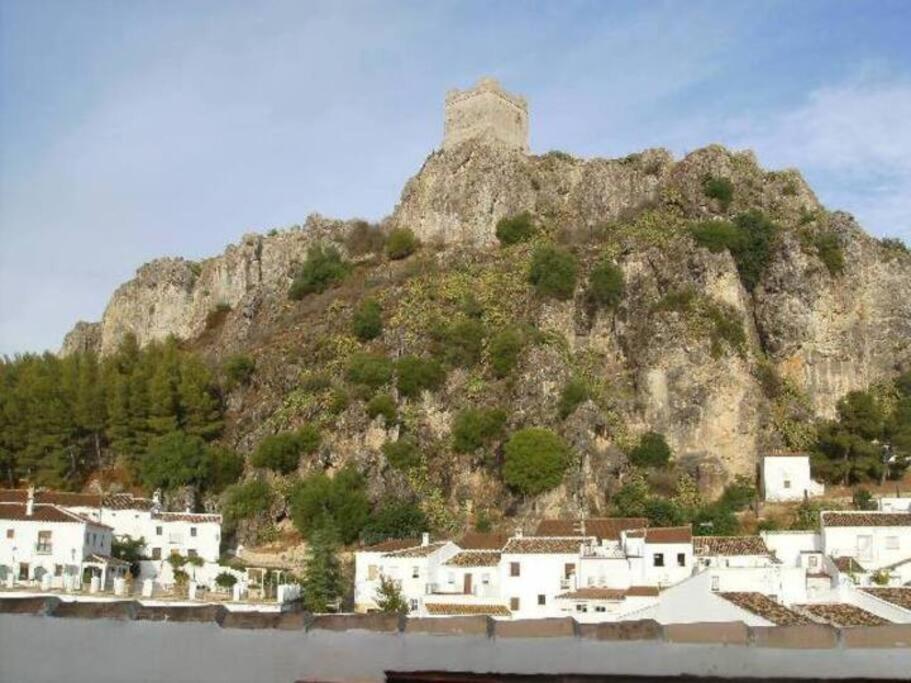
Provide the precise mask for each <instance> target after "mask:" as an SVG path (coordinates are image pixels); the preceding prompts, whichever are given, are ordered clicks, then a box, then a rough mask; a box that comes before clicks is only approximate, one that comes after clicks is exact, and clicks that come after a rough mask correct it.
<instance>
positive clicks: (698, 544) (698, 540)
mask: <svg viewBox="0 0 911 683" xmlns="http://www.w3.org/2000/svg"><path fill="white" fill-rule="evenodd" d="M693 551H694V552H695V553H696V554H697V555H701V556H706V555H768V554H769V549H768V547H766V544H765V541H763V540H762V537H761V536H696V537H695V538H693Z"/></svg>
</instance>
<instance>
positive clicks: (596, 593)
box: [557, 588, 626, 602]
mask: <svg viewBox="0 0 911 683" xmlns="http://www.w3.org/2000/svg"><path fill="white" fill-rule="evenodd" d="M557 597H558V598H559V599H561V600H612V601H615V602H619V601H621V600H624V599H625V598H626V591H625V590H624V589H622V588H577V589H576V590H574V591H570V592H569V593H563V594H562V595H558V596H557Z"/></svg>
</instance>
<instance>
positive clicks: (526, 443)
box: [503, 427, 570, 496]
mask: <svg viewBox="0 0 911 683" xmlns="http://www.w3.org/2000/svg"><path fill="white" fill-rule="evenodd" d="M504 451H505V454H506V457H505V462H504V463H503V480H504V481H505V482H506V483H507V484H508V485H509V486H511V487H512V488H514V489H516V490H517V491H519V492H520V493H523V494H525V495H530V496H536V495H538V494H539V493H543V492H544V491H547V490H549V489H552V488H554V487H555V486H557V485H558V484H559V483H560V482H561V481H562V480H563V473H564V472H565V471H566V468H567V466H568V465H569V461H570V449H569V446H568V445H567V444H566V442H565V441H564V440H563V439H562V438H560V437H559V436H558V435H556V434H554V433H553V432H552V431H550V430H548V429H541V428H539V427H529V428H527V429H522V430H520V431H518V432H516V433H515V434H513V435H512V436H511V437H510V439H509V441H507V442H506V446H505V447H504Z"/></svg>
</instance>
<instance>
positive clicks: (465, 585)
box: [462, 574, 471, 595]
mask: <svg viewBox="0 0 911 683" xmlns="http://www.w3.org/2000/svg"><path fill="white" fill-rule="evenodd" d="M462 592H463V593H464V594H465V595H471V574H465V577H464V578H463V579H462Z"/></svg>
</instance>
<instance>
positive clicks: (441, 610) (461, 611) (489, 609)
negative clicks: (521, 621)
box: [424, 602, 512, 617]
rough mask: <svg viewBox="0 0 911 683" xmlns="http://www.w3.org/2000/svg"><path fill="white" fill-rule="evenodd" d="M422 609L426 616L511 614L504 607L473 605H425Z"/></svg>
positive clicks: (505, 615) (497, 615)
mask: <svg viewBox="0 0 911 683" xmlns="http://www.w3.org/2000/svg"><path fill="white" fill-rule="evenodd" d="M424 607H425V608H426V609H427V612H428V614H433V615H437V616H456V615H487V616H492V617H508V616H510V615H511V614H512V612H510V611H509V609H508V608H507V607H505V606H504V605H478V604H474V603H443V602H431V603H426V604H425V605H424Z"/></svg>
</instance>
